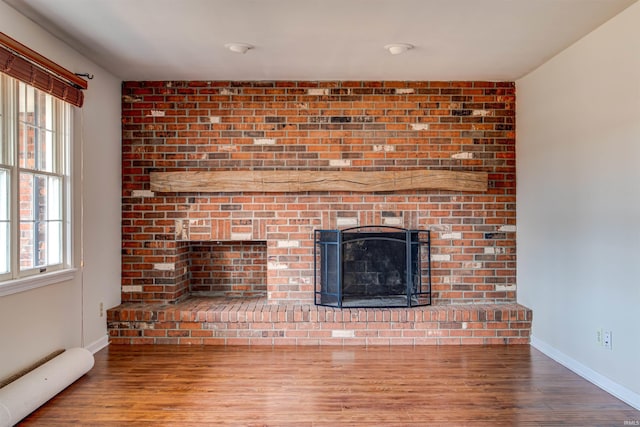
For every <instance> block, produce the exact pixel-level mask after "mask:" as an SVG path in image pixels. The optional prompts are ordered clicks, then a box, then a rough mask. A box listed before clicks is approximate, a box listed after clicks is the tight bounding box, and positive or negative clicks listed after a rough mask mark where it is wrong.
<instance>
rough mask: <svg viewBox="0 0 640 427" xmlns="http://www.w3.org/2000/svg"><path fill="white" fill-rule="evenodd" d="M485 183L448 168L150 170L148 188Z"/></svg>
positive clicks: (477, 186) (475, 186) (474, 187)
mask: <svg viewBox="0 0 640 427" xmlns="http://www.w3.org/2000/svg"><path fill="white" fill-rule="evenodd" d="M487 185H488V175H487V173H486V172H460V171H449V170H408V171H370V172H360V171H308V170H285V171H264V170H260V171H255V170H254V171H222V172H209V171H191V172H151V191H155V192H197V193H225V192H272V193H273V192H277V193H288V192H289V193H290V192H304V191H350V192H389V191H402V190H449V191H469V192H485V191H487Z"/></svg>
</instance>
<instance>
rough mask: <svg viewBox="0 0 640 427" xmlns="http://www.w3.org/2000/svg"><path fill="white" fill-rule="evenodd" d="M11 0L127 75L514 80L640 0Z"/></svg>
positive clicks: (128, 77)
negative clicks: (245, 47) (393, 49)
mask: <svg viewBox="0 0 640 427" xmlns="http://www.w3.org/2000/svg"><path fill="white" fill-rule="evenodd" d="M3 1H5V2H6V3H8V4H10V5H11V6H13V7H15V8H16V9H18V10H19V11H21V12H22V13H23V14H25V15H27V16H29V17H31V18H32V19H33V20H35V21H36V22H38V23H40V24H41V25H43V26H45V27H46V28H48V29H49V30H50V31H51V32H53V33H54V34H56V35H57V36H58V37H60V38H62V39H63V40H65V41H68V42H70V43H74V44H75V45H76V46H77V48H78V50H80V51H81V52H82V53H84V54H85V55H86V56H88V57H89V58H91V59H93V60H94V61H95V62H96V63H98V64H100V65H102V66H103V67H104V68H106V69H107V70H109V71H111V72H112V73H114V74H115V75H117V76H119V77H121V78H122V79H123V80H183V79H185V80H289V79H291V80H476V79H478V80H515V79H517V78H519V77H522V76H523V75H525V74H527V73H528V72H530V71H532V70H533V69H535V68H536V67H538V66H539V65H541V64H542V63H544V62H545V61H546V60H548V59H549V58H551V57H552V56H554V55H555V54H556V53H558V52H560V51H562V50H563V49H564V48H566V47H568V46H569V45H571V44H572V43H573V42H575V41H576V40H578V39H580V38H581V37H583V36H584V35H586V34H588V33H589V32H590V31H592V30H593V29H595V28H596V27H598V26H599V25H600V24H602V23H604V22H605V21H607V20H608V19H610V18H611V17H613V16H614V15H616V14H617V13H619V12H620V11H622V10H623V9H624V8H626V7H628V6H629V5H631V4H632V3H635V2H636V1H637V0H3ZM229 42H243V43H249V44H252V45H254V46H255V48H254V49H252V50H250V51H249V52H247V53H246V54H244V55H243V54H237V53H232V52H230V51H228V50H226V49H225V47H224V45H225V44H226V43H229ZM397 42H402V43H410V44H413V45H415V48H414V49H412V50H410V51H408V52H406V53H405V54H402V55H391V54H389V53H388V52H387V51H386V50H384V46H385V45H387V44H389V43H397Z"/></svg>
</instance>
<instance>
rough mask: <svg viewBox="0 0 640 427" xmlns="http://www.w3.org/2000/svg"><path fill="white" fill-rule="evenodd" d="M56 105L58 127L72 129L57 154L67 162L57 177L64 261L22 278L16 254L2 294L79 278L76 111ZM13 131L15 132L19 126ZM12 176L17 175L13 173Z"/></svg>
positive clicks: (1, 283)
mask: <svg viewBox="0 0 640 427" xmlns="http://www.w3.org/2000/svg"><path fill="white" fill-rule="evenodd" d="M2 77H4V76H3V75H0V78H2ZM8 86H9V85H7V87H8ZM11 86H13V85H11ZM15 91H16V89H15V87H12V88H11V92H10V94H11V96H12V98H11V100H13V101H15V99H13V98H15V97H16V96H17V95H16V94H15ZM15 102H17V101H15ZM0 104H2V105H0V109H1V110H2V111H3V115H4V114H6V113H7V109H6V108H2V107H6V106H7V105H6V103H5V102H4V99H0ZM13 108H17V106H16V105H14V106H13ZM54 108H55V109H56V120H58V122H59V123H58V126H57V128H58V129H63V128H64V129H66V131H67V132H69V136H68V138H69V144H68V145H67V146H66V153H62V152H60V151H59V150H57V155H58V156H62V158H61V159H59V161H63V162H64V164H62V170H63V171H64V173H62V174H56V175H55V176H58V175H60V176H61V178H62V185H63V195H62V200H61V203H62V205H63V208H62V209H63V214H62V218H63V229H62V234H63V236H64V237H65V239H66V242H67V245H64V246H63V255H62V257H63V258H62V262H61V263H60V264H52V265H48V266H45V267H44V268H46V269H49V271H47V272H44V271H41V270H40V267H34V268H32V269H26V270H22V271H21V272H20V273H19V277H15V276H14V277H13V278H12V276H13V274H14V273H15V272H18V271H20V266H19V257H13V258H12V263H13V265H12V266H11V271H12V272H14V273H12V272H9V273H7V274H2V275H0V297H2V296H5V295H11V294H16V293H19V292H23V291H28V290H32V289H37V288H41V287H44V286H48V285H53V284H56V283H61V282H64V281H69V280H73V279H74V278H75V275H76V272H77V271H78V268H77V267H75V266H74V265H73V240H72V239H73V231H72V229H71V226H72V220H71V217H72V213H71V199H72V198H73V194H72V192H71V190H70V189H71V188H72V182H71V181H72V179H73V178H72V176H71V175H72V173H71V168H72V160H71V158H70V157H69V156H71V155H72V154H71V153H73V132H72V122H71V120H72V117H73V115H74V111H73V109H72V108H70V109H69V110H68V115H65V114H61V111H62V110H58V107H57V106H56V107H54ZM16 111H17V110H16ZM63 124H64V125H63ZM11 129H12V128H10V127H7V128H6V129H4V131H6V132H9V131H10V130H11ZM13 130H14V131H15V129H13ZM11 136H13V135H11ZM5 137H9V135H5ZM62 137H63V136H61V134H58V135H57V138H62ZM5 154H7V153H5ZM63 159H64V160H63ZM14 160H15V159H14ZM14 163H15V164H14V165H13V166H12V167H14V168H16V170H18V171H19V170H20V166H19V164H18V162H17V161H16V162H14ZM43 174H45V175H48V173H46V172H44V173H43ZM12 178H14V177H13V176H12ZM17 183H18V180H17V179H12V185H18V184H17ZM65 188H66V189H65ZM13 191H14V192H15V193H16V194H17V190H16V189H15V188H14V189H13ZM10 208H11V209H15V210H17V209H18V205H17V204H16V205H15V206H13V205H12V206H11V207H10ZM13 214H14V215H15V217H16V218H17V217H18V215H17V213H16V212H13ZM13 232H14V231H12V233H13ZM14 237H16V236H14ZM16 244H17V237H16V240H15V241H13V243H12V247H11V253H12V254H15V253H17V249H16V248H15V247H14V245H16Z"/></svg>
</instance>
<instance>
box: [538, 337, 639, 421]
mask: <svg viewBox="0 0 640 427" xmlns="http://www.w3.org/2000/svg"><path fill="white" fill-rule="evenodd" d="M531 346H532V347H534V348H535V349H536V350H539V351H541V352H542V353H544V354H545V355H546V356H549V357H550V358H552V359H553V360H555V361H556V362H558V363H559V364H561V365H562V366H564V367H565V368H567V369H570V370H572V371H573V372H575V373H576V374H578V375H580V376H581V377H582V378H584V379H585V380H587V381H589V382H590V383H592V384H594V385H596V386H598V387H600V388H601V389H602V390H604V391H606V392H607V393H609V394H611V395H613V396H615V397H617V398H618V399H620V400H622V401H623V402H625V403H626V404H628V405H631V406H633V407H634V408H635V409H637V410H640V394H638V393H635V392H634V391H631V390H629V389H628V388H626V387H624V386H622V385H620V384H618V383H616V382H615V381H612V380H611V379H609V378H607V377H605V376H604V375H602V374H599V373H597V372H596V371H594V370H593V369H591V368H589V367H588V366H585V365H583V364H582V363H580V362H578V361H577V360H575V359H573V358H571V357H569V356H567V355H566V354H564V353H562V352H561V351H560V350H558V349H556V348H555V347H552V346H551V345H549V344H547V343H546V342H544V341H542V340H539V339H537V338H536V337H534V336H532V337H531Z"/></svg>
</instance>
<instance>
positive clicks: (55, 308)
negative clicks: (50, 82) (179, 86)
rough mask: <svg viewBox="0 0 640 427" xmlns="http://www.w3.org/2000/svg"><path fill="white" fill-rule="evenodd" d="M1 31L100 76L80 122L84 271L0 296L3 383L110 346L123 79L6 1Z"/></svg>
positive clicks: (79, 252)
mask: <svg viewBox="0 0 640 427" xmlns="http://www.w3.org/2000/svg"><path fill="white" fill-rule="evenodd" d="M0 28H1V30H2V32H4V33H5V34H7V35H9V36H10V37H13V38H14V39H16V40H18V41H19V42H21V43H23V44H26V45H27V46H29V47H31V48H32V49H34V50H36V51H37V52H39V53H41V54H43V55H44V56H46V57H48V58H49V59H51V60H53V61H54V62H56V63H58V64H60V65H62V66H63V67H65V68H67V69H69V70H71V71H74V72H88V73H91V74H94V75H95V79H94V80H91V81H90V82H89V89H88V90H87V91H85V104H84V107H83V108H82V109H81V110H77V111H76V113H75V116H74V119H75V126H76V130H77V132H76V134H75V137H74V144H75V145H74V167H75V173H76V178H77V179H76V181H75V183H74V209H73V211H74V217H75V219H76V223H75V224H76V227H75V229H74V232H75V239H74V251H75V259H76V263H77V266H78V267H79V272H78V274H77V275H76V277H75V279H74V280H71V281H68V282H63V283H59V284H55V285H50V286H47V287H44V288H39V289H35V290H31V291H25V292H21V293H18V294H13V295H9V296H4V297H0V379H2V378H5V377H7V376H10V375H12V374H13V373H15V372H17V371H19V370H20V369H23V368H24V367H26V366H28V365H30V364H32V363H33V362H35V361H37V360H38V359H40V358H42V357H44V356H46V355H48V354H50V353H51V352H53V351H55V350H58V349H66V348H70V347H77V346H85V347H89V348H93V349H95V348H97V347H99V346H100V345H104V343H106V333H107V328H106V314H105V315H104V316H103V317H100V313H99V306H100V302H102V303H103V304H104V308H105V310H106V308H109V307H112V306H115V305H117V304H119V302H120V245H121V243H120V216H121V211H120V179H121V172H120V170H121V161H120V155H121V154H120V153H121V144H120V139H121V137H120V79H118V78H116V77H115V76H113V75H111V74H109V73H108V72H106V71H105V70H103V69H101V68H100V67H98V66H97V65H95V64H93V63H92V62H90V61H89V60H87V59H86V58H84V57H83V56H81V55H80V54H78V53H77V52H76V51H74V50H73V49H71V48H70V47H69V46H67V45H65V44H64V43H62V42H60V41H59V40H57V39H55V38H54V37H52V36H51V35H50V34H49V33H47V32H45V31H44V30H43V29H42V28H41V27H39V26H37V25H36V24H34V23H33V22H32V21H30V20H28V19H27V18H25V17H24V16H22V15H20V14H19V13H18V12H16V11H15V10H14V9H12V8H11V7H9V6H8V5H6V4H5V3H3V2H0ZM81 164H83V169H84V173H83V174H80V173H79V170H80V166H81ZM80 178H82V179H80ZM81 217H82V221H80V219H79V218H81ZM81 226H82V228H81ZM81 257H82V259H81ZM82 264H84V267H82Z"/></svg>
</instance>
